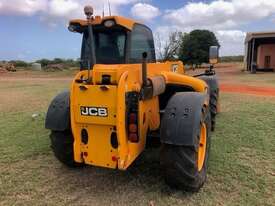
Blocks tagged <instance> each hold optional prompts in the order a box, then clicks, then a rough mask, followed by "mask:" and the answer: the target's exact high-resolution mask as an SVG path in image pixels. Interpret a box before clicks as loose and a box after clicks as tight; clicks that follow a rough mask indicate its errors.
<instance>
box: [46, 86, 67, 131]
mask: <svg viewBox="0 0 275 206" xmlns="http://www.w3.org/2000/svg"><path fill="white" fill-rule="evenodd" d="M45 127H46V129H50V130H53V131H65V130H67V129H70V92H69V91H64V92H62V93H60V94H58V95H57V96H56V97H55V98H54V99H53V100H52V102H51V104H50V106H49V108H48V112H47V115H46V120H45Z"/></svg>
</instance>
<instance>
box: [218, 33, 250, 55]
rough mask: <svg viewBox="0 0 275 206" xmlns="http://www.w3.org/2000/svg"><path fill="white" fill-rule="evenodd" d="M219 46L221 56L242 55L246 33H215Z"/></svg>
mask: <svg viewBox="0 0 275 206" xmlns="http://www.w3.org/2000/svg"><path fill="white" fill-rule="evenodd" d="M215 34H216V37H217V39H218V40H219V42H220V44H221V52H220V53H221V55H222V56H230V55H240V54H244V39H245V36H246V33H245V32H243V31H240V30H220V31H216V32H215Z"/></svg>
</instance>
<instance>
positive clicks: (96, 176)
mask: <svg viewBox="0 0 275 206" xmlns="http://www.w3.org/2000/svg"><path fill="white" fill-rule="evenodd" d="M68 83H69V81H68V80H62V79H61V80H59V81H42V82H41V81H36V80H35V79H34V80H32V81H30V82H24V81H19V82H12V83H8V82H5V83H3V82H1V83H0V98H1V100H3V99H4V98H8V97H6V96H5V95H6V93H7V92H6V90H7V89H9V93H10V94H11V96H12V97H13V98H8V99H5V101H4V102H8V103H9V104H5V105H4V106H5V107H0V151H1V152H0V154H1V155H0V185H1V186H0V205H93V206H94V205H150V204H151V205H156V206H158V205H163V206H164V205H209V206H212V205H255V206H258V205H275V196H274V188H275V176H274V175H275V158H274V157H275V128H274V125H275V98H267V97H266V98H263V97H256V96H249V95H237V94H222V96H221V105H222V112H221V113H220V114H219V116H218V119H217V129H216V131H215V133H213V134H212V150H211V156H210V168H209V171H208V180H207V182H206V184H205V185H204V187H203V188H202V190H201V191H200V192H199V193H195V194H190V193H184V192H181V191H177V190H172V189H170V188H169V187H168V186H166V184H165V183H164V181H163V178H162V176H161V172H160V166H159V162H158V152H159V151H158V149H147V150H146V151H145V152H144V153H143V154H142V155H141V157H140V158H139V159H138V160H137V161H136V162H135V163H134V164H133V165H132V166H131V167H130V168H129V170H127V171H125V172H121V171H117V170H109V169H103V168H96V167H85V168H83V169H68V168H66V167H65V166H63V165H62V164H60V163H59V162H58V161H57V160H56V159H55V158H54V156H53V154H52V152H51V150H50V147H49V138H48V135H49V131H47V130H45V129H44V119H45V112H46V109H47V105H48V104H49V102H50V100H51V99H52V98H53V96H54V95H55V94H56V93H57V92H58V91H62V90H63V89H64V88H66V87H68V85H69V84H68ZM9 86H11V87H9ZM12 94H16V95H14V96H13V95H12ZM15 98H16V99H15ZM26 98H28V99H31V101H28V99H26ZM15 100H16V102H14V101H15ZM0 105H1V103H0ZM33 113H38V114H39V116H38V117H37V118H36V119H33V118H32V117H31V115H32V114H33Z"/></svg>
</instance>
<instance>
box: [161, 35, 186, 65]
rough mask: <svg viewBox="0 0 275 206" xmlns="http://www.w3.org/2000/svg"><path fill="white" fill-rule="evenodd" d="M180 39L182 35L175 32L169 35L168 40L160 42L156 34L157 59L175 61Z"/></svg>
mask: <svg viewBox="0 0 275 206" xmlns="http://www.w3.org/2000/svg"><path fill="white" fill-rule="evenodd" d="M182 37H183V34H182V33H181V32H177V31H176V32H172V33H170V34H169V37H168V40H166V41H162V39H161V37H160V35H159V34H157V35H156V46H157V56H158V59H160V60H162V61H167V60H175V59H177V58H178V53H179V48H180V45H181V40H182Z"/></svg>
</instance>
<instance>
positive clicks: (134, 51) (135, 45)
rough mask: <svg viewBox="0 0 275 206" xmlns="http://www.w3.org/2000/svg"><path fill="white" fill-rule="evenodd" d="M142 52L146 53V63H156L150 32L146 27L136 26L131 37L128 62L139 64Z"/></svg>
mask: <svg viewBox="0 0 275 206" xmlns="http://www.w3.org/2000/svg"><path fill="white" fill-rule="evenodd" d="M143 52H147V54H148V57H147V60H148V62H156V56H155V47H154V40H153V34H152V31H151V30H150V29H149V28H147V27H146V26H143V25H140V24H136V25H135V26H134V28H133V30H132V35H131V43H130V55H129V62H130V63H141V62H142V53H143Z"/></svg>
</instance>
